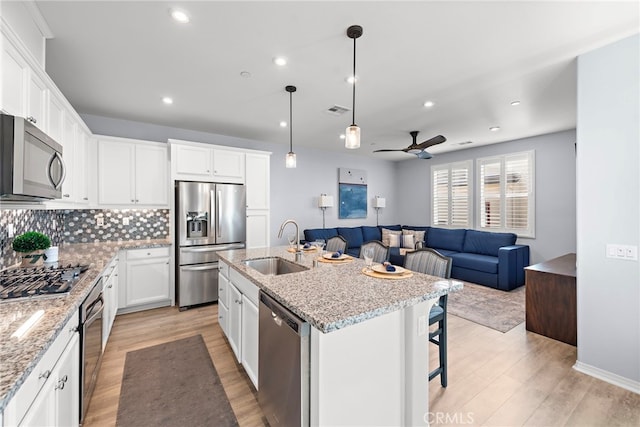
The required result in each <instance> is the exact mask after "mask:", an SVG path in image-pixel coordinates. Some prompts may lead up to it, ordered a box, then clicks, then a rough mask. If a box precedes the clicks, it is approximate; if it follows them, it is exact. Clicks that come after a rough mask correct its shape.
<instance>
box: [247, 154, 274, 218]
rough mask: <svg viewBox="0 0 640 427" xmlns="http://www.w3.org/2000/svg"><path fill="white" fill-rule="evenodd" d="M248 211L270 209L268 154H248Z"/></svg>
mask: <svg viewBox="0 0 640 427" xmlns="http://www.w3.org/2000/svg"><path fill="white" fill-rule="evenodd" d="M245 162H246V184H247V209H249V210H253V209H256V210H268V209H269V208H270V197H269V195H270V192H269V188H270V179H269V178H270V176H271V174H270V170H271V168H270V162H271V156H270V154H268V153H247V154H246V160H245Z"/></svg>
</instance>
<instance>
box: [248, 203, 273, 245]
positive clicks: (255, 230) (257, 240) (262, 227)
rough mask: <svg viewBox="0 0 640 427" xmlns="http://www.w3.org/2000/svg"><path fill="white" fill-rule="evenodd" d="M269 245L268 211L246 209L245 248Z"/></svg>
mask: <svg viewBox="0 0 640 427" xmlns="http://www.w3.org/2000/svg"><path fill="white" fill-rule="evenodd" d="M268 246H269V211H249V210H248V211H247V248H248V249H252V248H266V247H268Z"/></svg>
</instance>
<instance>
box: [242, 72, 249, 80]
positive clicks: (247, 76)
mask: <svg viewBox="0 0 640 427" xmlns="http://www.w3.org/2000/svg"><path fill="white" fill-rule="evenodd" d="M240 77H244V78H245V79H248V78H249V77H251V73H250V72H248V71H240Z"/></svg>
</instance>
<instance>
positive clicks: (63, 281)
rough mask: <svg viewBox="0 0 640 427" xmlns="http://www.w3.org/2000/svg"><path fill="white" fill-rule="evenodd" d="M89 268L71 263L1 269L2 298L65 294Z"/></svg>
mask: <svg viewBox="0 0 640 427" xmlns="http://www.w3.org/2000/svg"><path fill="white" fill-rule="evenodd" d="M88 268H89V266H88V265H80V264H78V265H71V264H69V265H67V266H58V267H53V266H51V267H34V268H13V269H10V270H4V271H0V300H7V299H13V298H26V297H36V296H45V295H56V294H64V293H66V292H68V291H69V290H71V287H72V285H73V283H74V282H75V281H76V280H77V278H78V276H79V275H80V274H81V273H83V272H85V271H86V270H87V269H88Z"/></svg>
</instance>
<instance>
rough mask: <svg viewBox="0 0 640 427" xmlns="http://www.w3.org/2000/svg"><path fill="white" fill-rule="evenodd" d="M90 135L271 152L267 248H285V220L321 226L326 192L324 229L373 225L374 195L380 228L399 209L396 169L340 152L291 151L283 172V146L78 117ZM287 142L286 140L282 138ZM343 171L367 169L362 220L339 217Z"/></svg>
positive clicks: (392, 219)
mask: <svg viewBox="0 0 640 427" xmlns="http://www.w3.org/2000/svg"><path fill="white" fill-rule="evenodd" d="M82 118H83V120H84V121H85V123H86V124H87V126H88V127H89V128H90V129H91V131H92V132H93V133H95V134H100V135H111V136H119V137H123V138H135V139H142V140H148V141H159V142H166V141H167V139H169V138H174V139H182V140H187V141H195V142H206V143H210V144H219V145H227V146H233V147H242V148H250V149H255V150H264V151H271V152H272V153H273V154H272V155H271V227H270V229H271V244H272V245H278V244H283V245H284V244H287V241H286V237H285V236H283V237H282V239H278V238H277V234H278V230H279V227H280V224H281V223H282V222H283V221H285V220H286V219H289V218H291V219H295V220H296V221H297V222H298V224H299V225H300V234H301V235H302V230H304V229H305V228H321V227H322V211H321V210H320V209H319V208H318V207H317V206H318V197H319V196H320V194H321V193H326V194H328V195H332V196H333V197H334V204H335V205H336V207H334V208H328V209H327V210H326V226H327V227H337V226H340V227H352V226H358V225H364V224H367V225H375V224H376V214H375V209H373V208H372V207H371V199H372V198H373V197H374V196H375V195H380V196H384V197H386V199H387V208H385V209H382V210H381V211H380V223H381V224H392V223H393V224H396V223H398V219H397V218H398V212H399V210H396V206H397V205H398V203H397V199H396V196H395V193H394V189H395V188H396V181H395V168H394V164H393V163H392V162H388V161H384V160H376V159H372V158H369V157H364V156H360V155H354V154H349V153H343V152H339V151H328V150H316V149H309V148H302V147H296V144H295V140H294V142H293V144H294V145H293V149H294V151H295V152H296V156H297V168H295V169H287V168H285V166H284V158H285V155H286V153H287V152H288V151H289V145H288V144H272V143H266V142H261V141H254V140H249V139H243V138H235V137H230V136H225V135H217V134H212V133H205V132H198V131H192V130H187V129H178V128H172V127H167V126H158V125H152V124H148V123H140V122H133V121H128V120H119V119H112V118H106V117H100V116H93V115H89V114H83V115H82ZM284 137H285V138H286V141H287V142H288V136H286V135H285V136H284ZM341 167H348V168H353V169H362V170H366V171H367V179H368V199H369V203H368V205H369V212H368V216H367V218H366V219H350V220H343V219H340V220H339V219H338V208H337V204H338V168H341Z"/></svg>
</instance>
